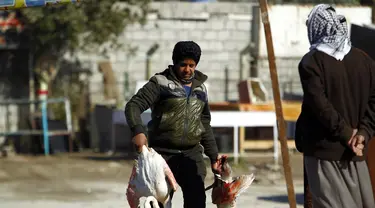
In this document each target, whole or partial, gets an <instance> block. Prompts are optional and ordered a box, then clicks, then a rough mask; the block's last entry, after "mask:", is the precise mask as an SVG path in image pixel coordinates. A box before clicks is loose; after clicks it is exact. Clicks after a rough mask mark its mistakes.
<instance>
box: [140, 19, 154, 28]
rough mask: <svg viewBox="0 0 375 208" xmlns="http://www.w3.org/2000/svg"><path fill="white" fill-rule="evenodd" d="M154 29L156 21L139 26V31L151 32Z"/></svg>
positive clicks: (149, 21)
mask: <svg viewBox="0 0 375 208" xmlns="http://www.w3.org/2000/svg"><path fill="white" fill-rule="evenodd" d="M155 28H156V21H155V20H148V21H147V22H146V24H144V25H140V28H139V29H140V30H152V29H155Z"/></svg>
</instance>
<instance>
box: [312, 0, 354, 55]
mask: <svg viewBox="0 0 375 208" xmlns="http://www.w3.org/2000/svg"><path fill="white" fill-rule="evenodd" d="M306 25H307V32H308V37H309V41H310V45H311V47H310V50H312V49H315V48H316V49H318V50H321V51H323V52H326V53H327V54H329V55H331V56H334V57H335V58H336V59H338V60H340V59H342V58H343V57H344V56H345V55H346V54H347V53H348V52H349V51H350V47H351V43H350V39H349V34H348V26H347V23H346V19H345V17H344V16H343V15H338V14H336V11H335V9H334V8H333V7H332V6H330V5H328V4H319V5H317V6H315V7H314V8H313V9H312V11H311V12H310V14H309V16H308V19H307V22H306Z"/></svg>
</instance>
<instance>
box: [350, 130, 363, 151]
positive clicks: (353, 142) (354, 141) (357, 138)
mask: <svg viewBox="0 0 375 208" xmlns="http://www.w3.org/2000/svg"><path fill="white" fill-rule="evenodd" d="M357 132H358V129H353V133H352V137H351V138H350V140H349V142H348V145H349V147H350V148H351V149H352V151H353V152H354V153H355V154H356V155H357V156H363V149H364V147H365V145H364V142H365V137H364V136H362V135H357Z"/></svg>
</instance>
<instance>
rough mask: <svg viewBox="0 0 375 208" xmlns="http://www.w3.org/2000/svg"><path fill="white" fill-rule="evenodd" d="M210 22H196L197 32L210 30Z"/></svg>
mask: <svg viewBox="0 0 375 208" xmlns="http://www.w3.org/2000/svg"><path fill="white" fill-rule="evenodd" d="M208 24H209V21H196V22H195V26H196V29H197V30H203V29H207V28H208Z"/></svg>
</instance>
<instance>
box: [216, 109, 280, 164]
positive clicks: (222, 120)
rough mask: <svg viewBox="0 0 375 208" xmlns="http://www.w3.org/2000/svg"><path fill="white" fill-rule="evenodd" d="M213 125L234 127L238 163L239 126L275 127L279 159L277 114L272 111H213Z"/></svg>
mask: <svg viewBox="0 0 375 208" xmlns="http://www.w3.org/2000/svg"><path fill="white" fill-rule="evenodd" d="M211 126H212V127H233V129H234V131H233V157H234V163H236V164H237V163H238V157H239V143H238V141H239V138H238V133H239V132H238V128H239V127H273V142H274V145H273V146H274V153H273V154H274V155H273V156H274V160H275V163H276V162H278V159H279V148H278V131H277V119H276V114H275V113H274V112H271V111H211Z"/></svg>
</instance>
